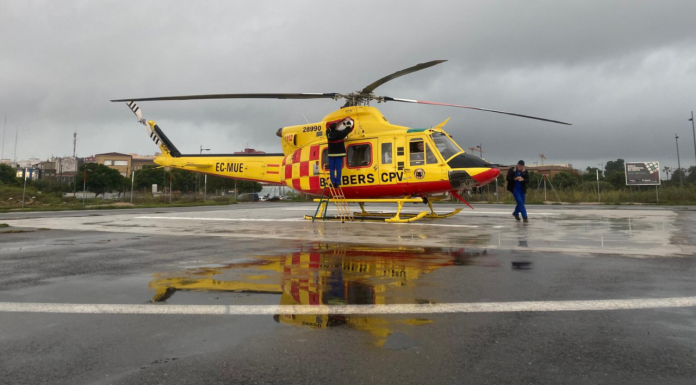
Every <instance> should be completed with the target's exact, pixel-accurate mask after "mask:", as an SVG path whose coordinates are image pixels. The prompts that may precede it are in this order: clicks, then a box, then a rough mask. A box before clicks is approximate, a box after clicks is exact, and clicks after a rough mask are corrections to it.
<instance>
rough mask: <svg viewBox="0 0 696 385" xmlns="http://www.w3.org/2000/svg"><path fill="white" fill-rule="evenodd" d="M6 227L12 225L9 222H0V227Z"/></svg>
mask: <svg viewBox="0 0 696 385" xmlns="http://www.w3.org/2000/svg"><path fill="white" fill-rule="evenodd" d="M5 227H10V225H8V224H7V223H0V229H2V228H5Z"/></svg>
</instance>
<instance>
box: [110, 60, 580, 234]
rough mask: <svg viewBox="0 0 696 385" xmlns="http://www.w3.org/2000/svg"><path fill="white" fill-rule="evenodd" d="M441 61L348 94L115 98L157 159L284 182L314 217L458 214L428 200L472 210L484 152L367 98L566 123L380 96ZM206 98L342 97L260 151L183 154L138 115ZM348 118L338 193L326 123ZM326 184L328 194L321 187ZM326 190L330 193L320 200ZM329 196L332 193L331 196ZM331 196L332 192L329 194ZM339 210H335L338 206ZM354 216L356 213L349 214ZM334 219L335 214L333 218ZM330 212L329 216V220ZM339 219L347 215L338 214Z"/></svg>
mask: <svg viewBox="0 0 696 385" xmlns="http://www.w3.org/2000/svg"><path fill="white" fill-rule="evenodd" d="M444 62H446V60H433V61H429V62H426V63H421V64H418V65H415V66H413V67H409V68H406V69H403V70H401V71H397V72H394V73H392V74H391V75H388V76H385V77H383V78H381V79H379V80H377V81H375V82H373V83H372V84H370V85H368V86H366V87H365V88H363V89H362V90H359V91H355V92H350V93H345V94H343V93H239V94H208V95H188V96H166V97H150V98H128V99H116V100H111V101H112V102H125V103H126V104H127V105H128V107H129V108H130V109H131V110H132V111H133V113H135V115H136V117H137V118H138V121H139V122H140V123H141V124H143V125H145V126H146V129H147V132H148V135H149V136H150V138H151V139H152V140H153V142H154V143H155V144H156V145H157V146H159V148H160V150H161V152H162V155H161V156H158V157H157V158H155V163H157V164H159V165H160V166H163V167H172V168H178V169H182V170H189V171H193V172H199V173H205V174H210V175H218V176H222V177H228V178H234V179H241V180H250V181H255V182H261V183H268V184H277V185H286V186H288V187H290V188H292V189H294V190H296V191H298V192H300V193H305V194H309V195H313V196H317V197H321V198H320V199H315V202H319V204H320V207H318V209H317V212H316V213H315V215H314V216H305V218H307V219H313V220H314V219H316V218H317V217H321V218H322V219H324V220H325V219H327V218H328V216H327V215H326V208H327V204H328V203H330V202H334V203H336V204H337V206H338V207H340V204H342V205H344V206H343V207H345V208H347V204H348V203H358V204H359V206H360V208H361V212H359V213H355V215H356V216H359V217H361V218H364V219H379V220H384V221H386V222H399V223H402V222H413V221H416V220H419V219H421V218H446V217H450V216H452V215H455V214H457V213H459V212H460V211H461V210H462V209H456V210H454V211H453V212H450V213H447V214H437V213H435V211H434V209H433V206H432V202H434V201H438V200H442V199H446V198H449V195H451V196H453V197H455V198H457V199H459V200H460V201H462V202H463V203H465V204H466V205H467V206H469V207H470V208H472V209H473V207H471V205H469V203H468V202H466V201H465V200H464V199H463V198H462V197H461V193H462V192H463V191H466V190H470V189H472V188H479V187H481V186H484V185H486V184H488V183H490V182H492V181H494V180H496V178H497V177H498V175H499V174H500V171H499V169H498V168H496V165H495V164H492V163H490V162H488V161H487V160H485V159H483V158H482V157H477V156H475V155H473V154H470V153H467V152H466V151H464V150H463V149H462V147H460V146H459V145H458V144H457V143H456V142H455V141H454V139H453V138H452V136H451V135H449V134H448V133H447V132H446V131H445V130H444V129H443V127H444V126H445V125H446V124H447V123H448V121H449V118H448V119H446V120H445V121H443V122H442V123H439V124H437V125H434V126H432V127H428V128H414V127H406V126H401V125H396V124H392V123H391V122H390V121H389V120H387V118H386V117H384V115H382V113H381V112H380V111H379V110H378V109H377V108H376V107H373V106H370V103H371V102H376V103H378V104H380V103H388V102H399V103H412V104H425V105H435V106H446V107H456V108H464V109H470V110H478V111H486V112H493V113H497V114H505V115H512V116H517V117H522V118H528V119H535V120H540V121H545V122H550V123H558V124H564V125H570V123H566V122H562V121H557V120H551V119H545V118H539V117H534V116H529V115H522V114H516V113H511V112H504V111H499V110H492V109H487V108H480V107H472V106H465V105H458V104H449V103H439V102H429V101H423V100H414V99H403V98H395V97H390V96H378V95H376V94H375V93H374V91H375V89H377V88H378V87H379V86H381V85H383V84H384V83H387V82H389V81H391V80H394V79H396V78H399V77H401V76H404V75H407V74H410V73H413V72H416V71H420V70H423V69H426V68H430V67H432V66H435V65H438V64H441V63H444ZM203 99H333V100H336V101H338V100H344V101H345V104H344V105H343V106H342V107H341V108H339V109H338V110H336V111H333V112H331V113H329V114H328V115H326V116H325V117H324V118H323V119H322V120H321V121H320V122H316V123H307V124H300V125H293V126H286V127H282V128H280V129H278V130H277V131H276V136H278V137H279V138H280V142H281V147H282V151H283V152H282V153H274V154H270V153H268V154H267V153H264V154H182V153H181V152H180V151H179V150H178V149H177V148H176V147H175V146H174V144H173V143H172V141H171V140H170V139H169V138H168V137H167V136H166V135H165V134H164V132H163V131H162V129H161V128H160V127H159V126H158V125H157V124H156V123H155V122H154V121H153V120H149V121H146V120H145V119H144V118H143V115H142V111H141V110H140V107H139V106H138V105H136V103H135V102H144V101H178V100H203ZM336 122H348V124H350V125H352V126H353V127H352V128H353V130H352V132H351V133H350V134H349V135H348V136H347V138H346V140H345V145H346V157H345V158H344V161H343V175H342V180H341V187H340V188H339V189H338V190H339V193H336V191H334V189H333V188H332V187H331V186H330V183H329V175H328V170H329V166H328V163H329V162H328V149H327V139H326V132H327V129H328V128H329V125H330V124H332V123H336ZM327 187H328V188H329V189H330V190H331V194H327V193H326V189H327ZM327 195H329V197H328V199H324V197H325V196H327ZM332 196H333V197H332ZM332 198H336V199H332ZM366 203H396V204H397V205H398V210H397V212H396V213H395V214H391V213H381V212H368V211H366V210H365V204H366ZM405 203H425V204H427V205H428V207H429V211H423V212H420V213H418V214H402V213H401V210H402V208H403V205H404V204H405ZM339 211H340V210H339ZM348 216H349V217H350V219H351V220H353V215H352V213H350V215H348ZM334 218H336V219H337V218H338V217H334ZM334 218H329V219H334ZM340 219H341V221H342V222H343V221H344V219H345V217H344V216H343V215H342V216H340Z"/></svg>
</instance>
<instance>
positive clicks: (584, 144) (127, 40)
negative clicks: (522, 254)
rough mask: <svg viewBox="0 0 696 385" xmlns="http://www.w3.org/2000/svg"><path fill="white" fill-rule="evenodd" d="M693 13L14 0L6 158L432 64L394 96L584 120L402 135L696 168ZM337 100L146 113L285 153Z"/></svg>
mask: <svg viewBox="0 0 696 385" xmlns="http://www.w3.org/2000/svg"><path fill="white" fill-rule="evenodd" d="M695 14H696V3H694V2H693V1H650V2H649V1H643V2H625V1H564V2H558V1H524V2H513V1H509V2H503V1H480V2H464V1H451V2H409V1H394V2H386V1H380V2H374V1H372V2H360V1H351V2H318V1H317V2H183V1H166V2H165V1H161V2H154V1H153V2H142V1H139V2H124V1H119V2H88V1H84V2H77V1H75V2H50V1H45V2H30V1H15V2H3V3H2V5H0V33H1V34H2V37H3V38H2V39H0V52H2V54H1V55H0V89H2V93H0V114H4V113H7V115H8V128H7V132H8V134H7V136H6V144H5V152H4V153H5V157H8V154H9V155H10V156H11V155H12V149H11V147H13V143H12V145H10V142H13V140H14V129H15V127H16V126H17V125H19V126H20V138H19V150H18V153H19V154H18V157H19V158H24V157H28V156H32V155H34V156H39V157H46V156H49V155H51V154H55V155H59V154H60V155H62V154H69V153H70V152H71V150H72V149H71V146H72V142H71V133H72V131H73V130H74V129H75V128H76V129H77V130H78V132H79V144H78V154H79V155H82V156H85V155H91V154H93V153H98V152H106V151H121V152H139V153H153V152H154V151H156V149H155V148H154V147H153V146H152V144H151V143H150V141H149V140H148V139H147V138H145V137H144V135H143V133H144V130H143V129H142V127H139V126H138V125H137V124H136V123H135V119H134V117H133V116H132V114H131V113H130V111H128V109H127V108H126V107H125V106H124V105H122V104H115V103H109V102H108V100H109V99H114V98H127V97H147V96H162V95H185V94H199V93H229V92H349V91H353V90H357V89H359V88H362V87H364V86H365V85H367V84H369V83H370V82H372V81H374V80H376V79H377V78H379V77H381V76H384V75H386V74H388V73H391V72H393V71H396V70H399V69H402V68H405V67H408V66H411V65H413V64H416V63H420V62H424V61H428V60H433V59H449V62H448V63H445V64H442V65H439V66H436V67H433V68H431V69H428V70H424V71H422V72H419V73H416V74H412V75H409V76H408V77H404V78H400V79H398V80H395V81H393V82H390V83H388V84H386V85H384V86H382V87H381V88H379V89H378V90H377V91H378V92H377V93H378V94H384V95H389V96H395V97H403V98H414V99H423V100H433V101H442V102H449V103H461V104H468V105H474V106H481V107H487V108H494V109H501V110H509V111H513V112H519V113H526V114H530V115H537V116H542V117H548V118H551V119H559V120H566V121H571V122H573V123H574V125H573V126H571V127H564V126H557V125H552V124H548V123H542V122H537V121H531V120H525V119H519V118H513V117H507V116H500V115H493V114H487V113H483V112H476V111H467V110H456V109H446V108H442V107H432V106H419V105H403V104H398V103H389V104H386V105H380V106H379V107H380V109H381V110H382V112H383V113H384V114H385V115H386V116H387V118H389V119H390V120H391V121H393V122H394V123H397V124H403V125H408V126H415V127H422V126H430V125H433V124H436V123H439V122H441V121H442V120H444V119H445V118H447V117H452V120H451V121H450V123H449V125H448V129H449V131H450V132H451V133H452V134H453V135H454V136H455V137H456V138H457V139H458V141H459V142H460V144H462V145H463V146H464V147H469V146H472V145H475V144H478V143H482V144H483V147H484V150H486V154H485V155H486V157H487V158H489V159H490V160H492V161H495V162H513V161H516V160H517V159H519V158H526V159H528V161H530V162H531V161H534V160H535V159H536V157H537V155H538V154H539V153H540V152H544V153H545V154H546V155H547V156H548V158H549V159H548V162H554V163H561V162H563V163H565V162H571V163H574V164H575V165H576V166H586V165H593V164H596V163H598V162H605V161H606V160H609V159H615V158H618V157H622V158H626V159H633V160H660V161H662V162H667V163H668V164H669V165H672V163H676V161H675V159H674V155H673V154H674V150H673V148H674V138H673V137H674V133H675V132H678V133H679V134H680V135H682V137H683V138H684V139H686V140H685V141H684V142H683V146H684V147H683V148H684V152H683V154H684V155H683V156H684V158H683V160H684V162H683V164H684V163H686V164H690V163H693V160H692V158H693V155H691V152H690V151H689V149H690V139H691V138H690V135H689V134H690V132H689V131H690V126H689V124H688V122H687V121H686V119H687V118H688V114H689V111H690V110H691V109H694V108H696V100H694V97H693V95H694V92H693V90H694V86H695V85H696V70H695V68H696V67H695V66H696V49H695V48H696V27H694V22H693V15H695ZM339 106H340V104H338V103H337V102H333V101H326V100H317V101H276V100H273V101H254V100H234V101H233V100H229V101H191V102H151V103H141V107H142V108H143V110H144V112H145V116H146V117H147V118H150V119H154V120H156V121H157V122H158V123H159V124H160V125H161V126H162V127H163V128H164V129H165V130H166V131H167V133H168V135H169V136H170V137H171V138H172V139H173V140H174V142H175V143H176V144H177V145H178V146H179V147H181V149H182V150H183V151H186V152H192V151H195V150H196V149H197V148H198V145H199V144H203V145H204V146H206V147H210V148H212V149H213V150H214V151H220V152H227V151H230V150H236V149H240V148H242V147H244V146H245V145H247V144H248V145H249V146H251V147H257V148H261V149H264V150H269V151H275V150H278V149H279V143H278V139H277V138H276V137H275V135H274V132H275V130H276V129H277V128H278V127H280V126H282V125H291V124H300V123H303V122H304V118H303V117H302V115H303V114H304V115H305V116H307V118H308V119H310V121H318V120H320V119H321V118H322V117H323V116H324V115H325V114H327V113H329V112H330V111H332V109H335V108H337V107H339Z"/></svg>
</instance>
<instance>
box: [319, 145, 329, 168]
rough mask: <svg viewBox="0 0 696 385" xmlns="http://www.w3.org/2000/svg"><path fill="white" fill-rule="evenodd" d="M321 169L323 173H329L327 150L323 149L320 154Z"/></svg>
mask: <svg viewBox="0 0 696 385" xmlns="http://www.w3.org/2000/svg"><path fill="white" fill-rule="evenodd" d="M321 168H322V169H323V170H324V171H329V149H328V148H325V149H324V150H323V151H322V152H321Z"/></svg>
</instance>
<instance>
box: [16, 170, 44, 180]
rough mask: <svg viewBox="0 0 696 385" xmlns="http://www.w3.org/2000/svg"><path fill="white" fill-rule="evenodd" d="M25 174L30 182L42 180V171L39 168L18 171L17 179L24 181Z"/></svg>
mask: <svg viewBox="0 0 696 385" xmlns="http://www.w3.org/2000/svg"><path fill="white" fill-rule="evenodd" d="M25 174H26V178H27V179H28V180H37V179H41V170H40V169H38V168H31V167H25V168H20V169H18V170H17V178H21V179H24V176H25Z"/></svg>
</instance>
